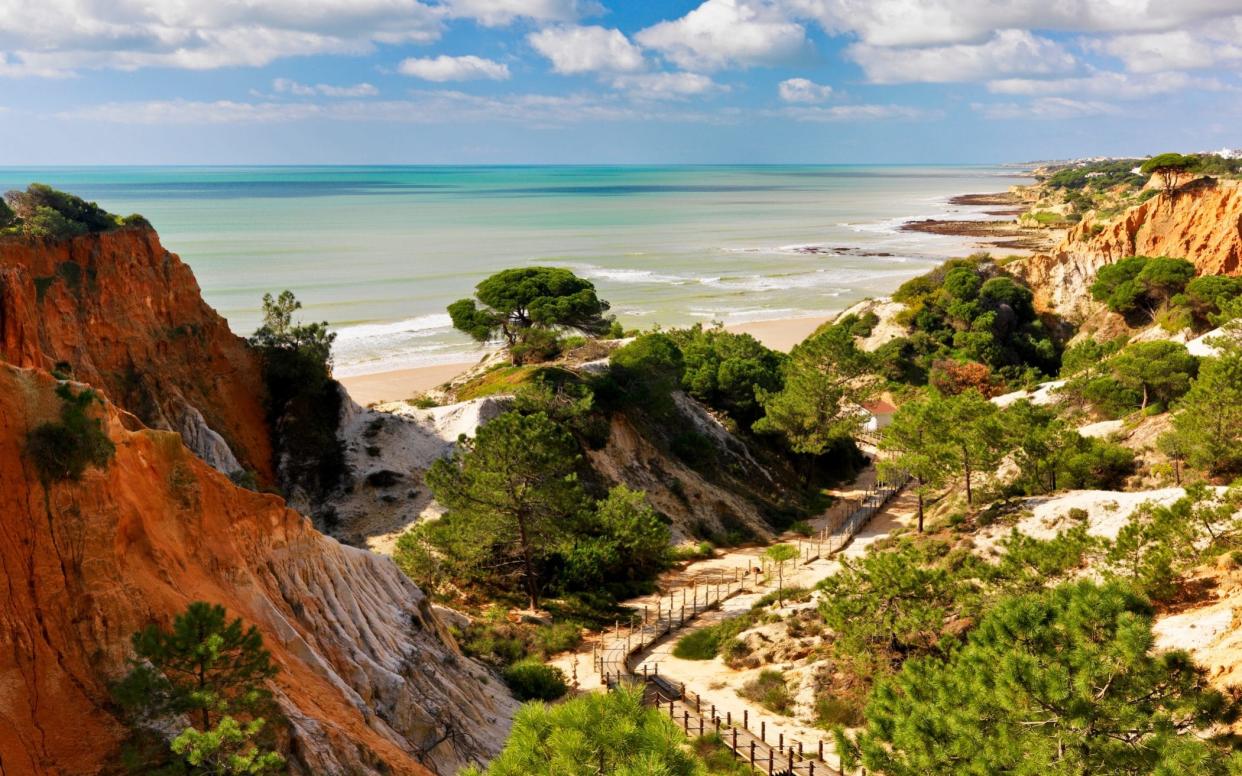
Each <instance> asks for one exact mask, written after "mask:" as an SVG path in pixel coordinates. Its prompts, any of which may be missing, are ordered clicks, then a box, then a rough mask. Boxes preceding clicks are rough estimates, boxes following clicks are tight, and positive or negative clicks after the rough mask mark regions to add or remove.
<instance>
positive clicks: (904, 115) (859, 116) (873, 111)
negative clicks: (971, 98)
mask: <svg viewBox="0 0 1242 776" xmlns="http://www.w3.org/2000/svg"><path fill="white" fill-rule="evenodd" d="M767 115H775V116H782V117H784V118H789V119H793V120H795V121H811V122H821V123H836V122H845V121H886V120H893V119H898V120H914V119H931V118H938V116H939V114H937V113H935V112H928V111H925V110H921V109H919V108H912V107H910V106H908V105H868V104H860V105H834V106H832V107H823V106H819V105H815V106H811V105H791V106H788V107H785V108H780V109H779V110H776V111H769V112H768V114H767Z"/></svg>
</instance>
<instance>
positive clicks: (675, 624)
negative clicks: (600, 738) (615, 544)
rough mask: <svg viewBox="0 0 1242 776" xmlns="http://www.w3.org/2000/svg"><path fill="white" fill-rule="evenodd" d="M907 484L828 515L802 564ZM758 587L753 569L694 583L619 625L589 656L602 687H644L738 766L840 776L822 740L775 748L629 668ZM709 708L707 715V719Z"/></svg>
mask: <svg viewBox="0 0 1242 776" xmlns="http://www.w3.org/2000/svg"><path fill="white" fill-rule="evenodd" d="M909 479H910V478H909V477H904V478H901V480H900V481H880V482H876V483H875V484H874V485H872V486H871V487H870V488H869V489H868V490H867V492H866V494H865V495H864V496H863V498H862V500H861V502H860V503H859V504H858V505H857V506H856V507H855V508H853V509H852V510H849V511H845V510H842V512H841V515H840V516H839V517H837V516H831V515H830V518H829V522H828V525H826V526H825V527H824V529H823V530H821V531H820V532H819V533H818V534H817V536H816V537H815V539H814V540H810V539H808V540H803V541H802V542H800V545H808V546H807V547H805V548H803V547H802V546H800V549H804V551H805V552H806V553H807V555H808V558H807V559H805V560H803V562H804V563H809V562H810V561H812V560H816V559H818V558H821V557H829V556H831V555H834V554H836V553H837V552H840V551H841V550H842V549H844V548H845V546H846V545H848V544H849V542H850V540H852V539H853V538H854V536H855V535H857V533H858V532H859V531H861V530H862V528H863V526H865V525H866V524H867V521H869V520H870V519H871V518H872V517H874V516H875V514H876V513H877V512H879V511H880V510H881V509H883V508H884V505H885V504H887V503H888V501H889V500H890V499H891V498H892V497H893V496H894V495H896V494H897V493H898V492H899V491H900V490H901V489H902V488H903V487H905V485H906V483H907V482H909ZM811 544H814V546H815V555H814V557H810V555H809V553H810V547H809V545H811ZM756 581H757V570H755V569H753V568H746V569H745V570H743V569H741V568H735V569H734V570H733V574H732V576H730V575H729V574H728V572H723V571H722V572H720V577H719V578H718V579H714V580H713V579H709V580H706V581H703V582H700V581H698V580H695V582H694V583H693V584H692V585H691V586H690V587H688V588H687V587H682V588H679V589H677V590H674V591H672V592H671V593H669V595H668V596H667V597H665V596H661V597H660V598H659V599H658V600H657V602H656V605H655V606H654V607H652V606H644V607H643V610H642V613H641V615H640V614H639V613H637V612H635V613H634V614H633V615H632V616H631V618H630V620H629V622H628V623H626V629H625V630H624V634H625V635H624V636H621V635H620V634H621V633H622V632H623V631H622V629H621V622H620V621H618V622H617V627H616V632H617V633H618V636H617V637H616V638H614V639H613V640H612V641H611V642H610V643H607V644H604V645H603V646H597V647H596V649H595V651H594V653H593V655H592V659H593V662H594V663H595V668H596V670H597V671H598V672H599V675H600V678H601V682H602V683H603V684H605V685H607V686H608V688H609V689H613V688H615V687H618V686H620V685H622V684H626V685H639V684H641V685H642V686H643V699H644V701H645V702H646V703H647V704H649V705H654V706H656V707H657V708H659V709H660V710H661V711H664V710H667V711H668V715H669V718H670V719H672V720H673V721H674V722H675V723H677V724H678V726H679V727H681V729H682V731H683V732H685V733H686V735H699V736H702V735H706V734H707V733H712V732H715V733H719V734H720V735H721V738H722V739H723V740H724V742H725V744H726V745H727V746H728V747H729V749H730V751H732V752H733V754H734V755H735V756H736V757H737V758H738V759H740V760H741V761H742V762H745V763H747V764H748V765H750V766H751V767H752V768H753V769H754V770H756V771H757V772H759V773H761V774H764V773H766V774H769V776H779V775H785V776H815V774H821V776H840V774H841V772H840V771H839V770H837V769H835V768H832V767H831V766H829V765H828V763H827V762H826V761H825V760H824V743H823V741H822V740H821V741H817V742H816V744H815V748H814V749H813V750H807V749H805V748H804V747H803V744H802V742H798V741H792V740H791V741H786V740H785V735H784V733H778V734H777V737H776V740H774V741H770V740H768V733H767V722H766V721H763V720H761V721H760V722H759V731H758V733H756V732H755V731H754V730H753V729H751V727H750V712H749V711H744V712H743V716H742V719H740V720H737V719H734V718H733V716H732V714H731V713H729V712H726V713H725V715H724V717H723V718H722V717H721V716H720V715H719V714H718V713H717V709H716V706H715V704H713V703H710V702H708V703H707V704H704V702H703V698H702V696H700V695H698V694H696V693H693V692H688V691H687V690H686V687H685V685H684V684H683V683H681V682H678V681H677V680H676V679H674V678H672V677H670V676H668V675H667V674H666V675H664V676H661V675H660V666H659V664H658V663H657V664H655V666H654V670H653V671H652V670H649V668H648V666H647V665H644V666H643V671H642V673H641V674H636V673H635V672H634V670H633V669H632V667H631V661H632V659H633V658H634V656H636V655H639V654H641V653H642V652H643V651H644V650H645V649H646V648H647V647H649V646H650V645H651V644H652V643H653V642H655V641H657V640H659V639H661V638H663V637H665V636H668V635H671V634H673V633H675V632H676V631H678V630H681V629H682V628H683V627H685V625H686V623H689V622H693V620H694V619H695V618H697V617H698V616H699V615H700V614H702V613H703V612H706V611H710V610H712V609H715V608H717V607H719V606H720V605H721V603H723V602H724V601H726V600H728V599H729V598H732V597H733V596H735V595H737V594H738V593H741V592H742V591H743V590H745V589H746V586H747V584H748V583H750V582H756ZM653 609H654V611H653ZM705 706H706V708H707V712H706V713H704V711H703V709H704V707H705Z"/></svg>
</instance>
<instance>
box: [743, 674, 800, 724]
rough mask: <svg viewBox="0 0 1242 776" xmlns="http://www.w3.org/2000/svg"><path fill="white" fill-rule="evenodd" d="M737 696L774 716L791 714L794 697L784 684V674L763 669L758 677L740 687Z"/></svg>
mask: <svg viewBox="0 0 1242 776" xmlns="http://www.w3.org/2000/svg"><path fill="white" fill-rule="evenodd" d="M737 694H738V695H740V696H742V697H743V698H746V699H747V700H752V701H754V702H755V703H758V704H759V705H760V706H762V707H764V708H765V709H767V710H768V711H771V712H773V713H775V714H781V715H783V716H790V715H791V714H793V710H794V696H793V693H791V692H790V691H789V685H788V684H787V683H786V682H785V674H784V673H783V672H781V671H777V670H775V669H771V668H765V669H764V670H762V671H760V672H759V676H757V677H755V678H754V679H751V680H750V681H749V682H747V683H746V684H744V685H742V689H740V690H738V691H737Z"/></svg>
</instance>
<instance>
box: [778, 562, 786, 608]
mask: <svg viewBox="0 0 1242 776" xmlns="http://www.w3.org/2000/svg"><path fill="white" fill-rule="evenodd" d="M784 595H785V561H781V562H780V563H779V564H777V566H776V608H777V609H780V608H781V607H783V606H784V605H785V599H784Z"/></svg>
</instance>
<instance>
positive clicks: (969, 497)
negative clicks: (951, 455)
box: [962, 457, 975, 506]
mask: <svg viewBox="0 0 1242 776" xmlns="http://www.w3.org/2000/svg"><path fill="white" fill-rule="evenodd" d="M962 460H963V462H964V463H965V469H966V505H967V506H974V503H975V494H974V492H973V491H972V490H971V489H970V458H969V457H966V458H963V459H962Z"/></svg>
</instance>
